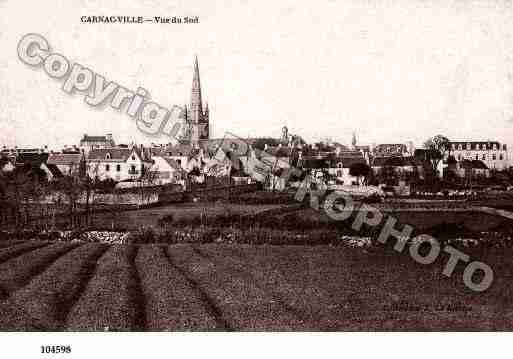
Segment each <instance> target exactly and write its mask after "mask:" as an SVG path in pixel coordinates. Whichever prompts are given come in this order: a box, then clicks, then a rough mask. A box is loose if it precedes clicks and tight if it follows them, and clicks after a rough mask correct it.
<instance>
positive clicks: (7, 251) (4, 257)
mask: <svg viewBox="0 0 513 359" xmlns="http://www.w3.org/2000/svg"><path fill="white" fill-rule="evenodd" d="M47 244H48V242H39V241H38V242H23V243H19V244H15V245H13V246H11V247H7V248H2V249H0V263H3V262H5V261H8V260H9V259H11V258H15V257H16V256H19V255H21V254H23V253H26V252H29V251H32V250H34V249H37V248H41V247H44V246H46V245H47Z"/></svg>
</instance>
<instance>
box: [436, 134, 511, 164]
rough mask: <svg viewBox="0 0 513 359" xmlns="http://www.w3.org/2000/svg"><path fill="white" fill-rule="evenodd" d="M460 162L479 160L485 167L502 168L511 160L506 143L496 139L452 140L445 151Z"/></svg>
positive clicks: (446, 154)
mask: <svg viewBox="0 0 513 359" xmlns="http://www.w3.org/2000/svg"><path fill="white" fill-rule="evenodd" d="M449 152H450V155H452V156H454V158H455V159H456V160H457V161H458V162H460V161H463V160H469V161H473V160H479V161H481V162H483V163H484V164H485V165H486V167H487V168H492V169H497V170H503V169H506V168H508V167H509V166H510V164H511V160H510V156H509V152H508V147H507V145H506V144H501V143H499V142H498V141H452V142H450V143H449V148H448V150H447V151H446V153H445V156H446V157H447V156H448V155H449Z"/></svg>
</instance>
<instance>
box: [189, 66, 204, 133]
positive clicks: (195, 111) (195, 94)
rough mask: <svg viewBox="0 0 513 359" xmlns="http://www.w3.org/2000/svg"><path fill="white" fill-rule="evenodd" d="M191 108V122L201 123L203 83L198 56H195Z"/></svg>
mask: <svg viewBox="0 0 513 359" xmlns="http://www.w3.org/2000/svg"><path fill="white" fill-rule="evenodd" d="M189 110H190V112H189V116H190V117H189V118H190V121H191V123H200V122H202V121H203V108H202V102H201V83H200V75H199V66H198V57H197V56H195V57H194V74H193V78H192V92H191V107H190V109H189Z"/></svg>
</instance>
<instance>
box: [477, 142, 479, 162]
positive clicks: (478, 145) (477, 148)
mask: <svg viewBox="0 0 513 359" xmlns="http://www.w3.org/2000/svg"><path fill="white" fill-rule="evenodd" d="M476 150H478V151H479V143H476ZM476 160H477V158H476Z"/></svg>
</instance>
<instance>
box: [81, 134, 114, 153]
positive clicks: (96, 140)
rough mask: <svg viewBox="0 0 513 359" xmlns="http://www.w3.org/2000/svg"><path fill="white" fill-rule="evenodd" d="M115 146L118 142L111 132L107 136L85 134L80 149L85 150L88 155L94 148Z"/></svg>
mask: <svg viewBox="0 0 513 359" xmlns="http://www.w3.org/2000/svg"><path fill="white" fill-rule="evenodd" d="M115 146H116V144H115V143H114V139H113V137H112V134H110V133H108V134H106V135H105V136H89V135H88V134H84V137H82V139H81V140H80V151H81V152H84V153H85V154H86V155H88V154H89V152H90V151H92V150H94V149H105V148H113V147H115Z"/></svg>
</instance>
